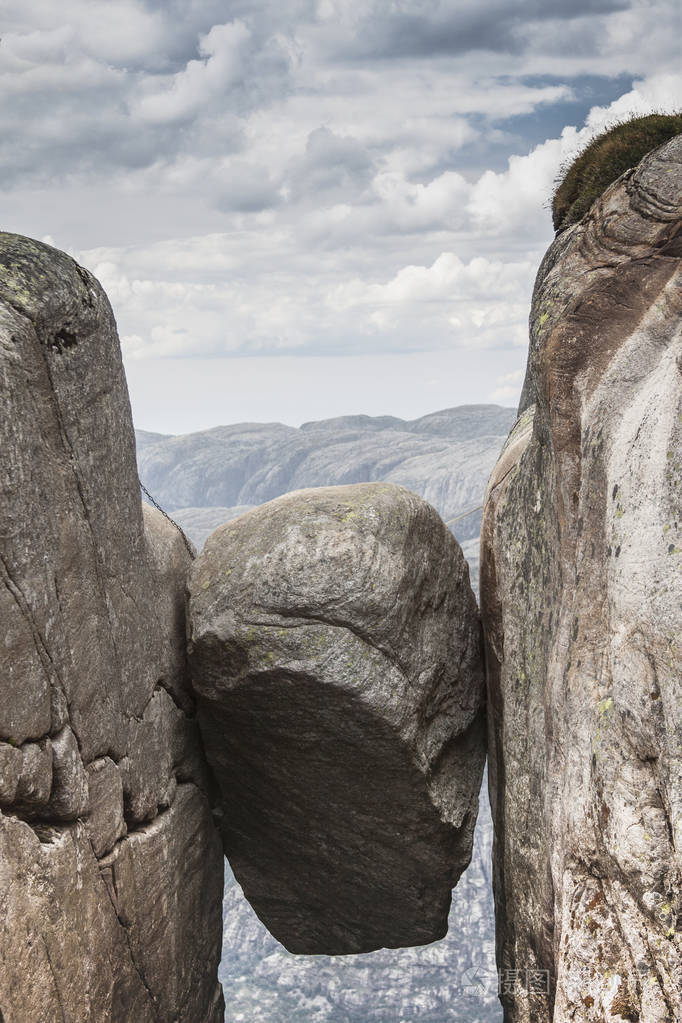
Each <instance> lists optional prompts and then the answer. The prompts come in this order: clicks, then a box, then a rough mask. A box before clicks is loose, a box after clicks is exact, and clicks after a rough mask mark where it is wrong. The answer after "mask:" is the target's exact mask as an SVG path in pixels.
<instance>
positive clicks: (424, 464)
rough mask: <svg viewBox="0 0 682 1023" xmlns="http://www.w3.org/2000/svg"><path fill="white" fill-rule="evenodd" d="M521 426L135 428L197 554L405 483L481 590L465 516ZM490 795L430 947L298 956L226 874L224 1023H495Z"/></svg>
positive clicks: (436, 416) (148, 482) (489, 412)
mask: <svg viewBox="0 0 682 1023" xmlns="http://www.w3.org/2000/svg"><path fill="white" fill-rule="evenodd" d="M515 419H516V412H515V410H514V409H510V408H502V407H500V406H499V405H463V406H459V407H457V408H451V409H444V410H443V411H441V412H434V413H432V414H431V415H428V416H422V418H420V419H415V420H411V421H405V420H402V419H396V418H394V417H392V416H376V417H370V416H342V417H340V418H336V419H325V420H321V421H320V422H314V423H305V424H304V425H303V426H301V427H300V428H298V429H296V428H294V427H290V426H284V425H282V424H281V423H267V424H263V423H239V424H237V425H234V426H218V427H215V428H214V429H212V430H204V431H202V432H200V433H192V434H185V435H183V436H166V435H163V434H158V433H148V432H145V431H143V430H139V431H137V450H138V466H139V472H140V479H141V481H142V482H143V483H144V485H145V486H146V487H147V489H148V490H149V491H150V493H151V494H152V495H153V496H154V498H155V499H156V501H158V502H159V504H161V505H162V507H163V508H165V510H166V511H167V512H168V513H169V514H170V515H171V516H172V517H173V518H174V519H175V520H176V521H177V522H178V523H179V524H180V525H181V526H182V528H183V529H184V530H185V532H186V533H187V535H188V536H189V537H190V539H192V540H193V541H194V543H195V544H196V545H197V546H198V547H199V548H201V547H202V546H203V544H204V541H205V540H206V538H207V536H208V535H209V533H211V532H212V531H213V530H214V529H215V528H216V527H217V526H218V525H220V524H221V523H222V522H226V521H227V520H228V519H230V518H235V517H236V516H237V515H241V514H242V513H243V512H245V511H248V510H249V508H251V507H253V506H254V505H256V504H260V503H262V502H264V501H269V500H271V499H272V498H274V497H278V496H279V495H280V494H284V493H287V492H289V491H291V490H298V489H300V488H302V487H315V486H329V485H333V484H337V483H364V482H369V481H380V480H382V481H390V482H393V483H399V484H402V485H403V486H405V487H408V488H409V489H410V490H413V491H414V492H415V493H417V494H419V495H420V496H421V497H424V498H425V499H426V500H427V501H429V502H430V503H431V504H433V505H434V507H435V508H436V509H437V511H438V512H439V513H440V515H441V517H442V518H443V519H444V520H445V521H446V522H448V523H449V524H450V528H451V529H452V531H453V533H454V534H455V535H456V536H457V538H458V539H459V540H460V542H461V544H462V548H463V551H464V554H465V557H466V558H467V560H468V562H469V568H470V572H471V580H472V585H473V587H474V589H475V590H477V589H478V534H479V531H480V522H481V514H480V511H477V510H474V511H473V513H472V514H466V513H467V512H470V511H471V510H472V509H478V508H480V505H481V504H482V501H483V494H484V491H485V487H486V484H487V481H488V477H489V475H490V472H491V471H492V468H493V466H494V464H495V462H496V460H497V457H498V455H499V452H500V449H501V447H502V445H503V443H504V441H505V440H506V437H507V434H508V433H509V430H510V429H511V427H512V425H513V423H514V421H515ZM460 516H464V517H462V518H461V517H460ZM453 520H456V521H453ZM486 788H487V786H485V785H484V788H483V790H482V791H481V800H480V813H479V820H478V825H477V828H476V837H475V844H474V850H473V858H472V862H471V866H470V867H469V868H468V870H467V871H466V872H465V874H464V876H463V877H462V878H461V880H460V882H459V884H458V886H457V888H456V889H455V892H454V893H453V904H452V910H451V913H450V931H449V933H448V935H447V936H446V938H444V939H443V941H441V942H437V943H436V944H435V945H429V946H426V947H424V948H421V949H403V950H384V951H381V952H374V953H372V954H371V955H365V956H347V957H342V958H339V959H332V958H329V957H323V956H316V957H313V958H308V957H297V956H292V955H290V954H289V953H288V952H286V951H285V950H284V949H283V948H282V947H281V946H280V945H279V944H278V943H277V942H276V941H275V939H274V938H272V937H271V936H270V935H269V934H268V933H267V931H266V930H265V928H264V927H263V925H262V924H261V923H260V921H259V920H258V918H257V917H256V915H255V913H254V912H253V910H252V909H251V907H250V906H249V904H248V903H247V902H246V901H245V899H244V897H243V895H242V893H241V889H240V888H239V886H238V885H237V883H236V882H235V881H234V879H233V878H232V876H231V874H230V872H229V870H228V874H227V878H226V885H225V900H224V907H223V918H224V949H223V961H222V963H221V967H220V977H221V980H222V981H223V983H224V985H225V990H226V991H227V992H229V1001H228V1005H227V1010H226V1015H225V1019H226V1021H235V1023H236V1021H237V1020H244V1021H248V1023H281V1021H283V1020H285V1019H286V1020H287V1021H289V1020H291V1021H292V1023H293V1021H296V1020H301V1021H305V1023H367V1021H369V1020H373V1021H374V1020H376V1021H380V1020H386V1021H391V1023H395V1021H396V1020H404V1021H405V1023H417V1020H419V1021H420V1023H446V1021H447V1023H496V1021H499V1020H500V1019H501V1016H502V1013H501V1009H500V1005H499V1002H498V1000H497V991H496V974H495V962H494V919H493V906H492V889H491V880H490V871H491V867H490V857H491V851H490V850H491V842H492V821H491V818H490V808H489V806H488V796H487V791H486Z"/></svg>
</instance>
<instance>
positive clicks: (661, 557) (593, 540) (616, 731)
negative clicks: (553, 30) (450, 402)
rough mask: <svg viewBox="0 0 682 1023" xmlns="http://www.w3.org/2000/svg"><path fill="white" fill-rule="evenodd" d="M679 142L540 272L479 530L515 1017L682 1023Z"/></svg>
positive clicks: (506, 947)
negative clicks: (515, 400) (505, 437)
mask: <svg viewBox="0 0 682 1023" xmlns="http://www.w3.org/2000/svg"><path fill="white" fill-rule="evenodd" d="M681 229H682V137H678V138H676V139H674V140H672V141H671V142H669V143H667V144H666V145H665V146H663V147H661V148H660V149H657V150H655V151H654V152H652V153H651V154H649V155H648V156H647V157H645V159H644V160H643V161H642V162H641V163H640V164H639V166H638V167H637V168H636V169H635V170H633V171H629V172H628V173H627V174H625V175H624V176H623V177H622V178H621V179H619V181H618V182H616V183H615V184H614V185H613V186H612V187H611V188H609V189H608V191H606V192H605V194H604V195H603V196H602V198H601V199H600V200H598V201H597V203H596V204H595V205H594V206H593V207H592V210H591V211H590V213H589V214H588V215H587V216H586V217H585V218H584V219H583V220H582V221H581V222H580V223H579V224H577V225H575V226H574V227H571V228H569V229H568V230H566V231H564V232H563V233H561V234H560V235H558V237H557V238H556V240H555V242H554V244H553V245H552V246H551V248H550V249H549V251H548V253H547V255H546V257H545V259H544V261H543V264H542V266H541V268H540V271H539V274H538V279H537V283H536V287H535V293H534V296H533V307H532V312H531V345H530V354H529V364H528V373H527V376H526V383H525V386H524V393H523V398H522V410H521V411H522V415H521V417H520V419H519V421H518V423H517V425H516V427H515V428H514V430H513V431H512V434H511V435H510V438H509V441H508V442H507V445H506V447H505V449H504V451H503V453H502V455H501V457H500V461H499V463H498V466H497V468H496V470H495V472H494V473H493V476H492V478H491V480H490V483H489V486H488V491H487V495H486V502H485V509H484V516H483V531H482V535H481V610H482V615H483V624H484V632H485V636H486V645H487V666H488V690H489V702H488V720H489V727H490V775H489V777H490V788H491V799H492V806H493V819H494V824H495V848H494V884H495V902H496V916H497V943H498V965H499V968H500V970H501V971H502V991H503V1002H504V1005H505V1020H506V1021H508V1023H549V1021H550V1020H551V1021H553V1023H564V1021H569V1020H570V1021H572V1023H578V1021H582V1023H588V1021H589V1023H597V1021H603V1020H611V1019H613V1020H614V1021H615V1020H630V1021H639V1023H664V1021H672V1020H678V1019H682V683H681V680H682V644H681V642H680V637H681V636H682V470H681V466H682V244H681V239H682V234H681V233H680V232H681Z"/></svg>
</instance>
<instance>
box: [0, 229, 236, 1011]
mask: <svg viewBox="0 0 682 1023" xmlns="http://www.w3.org/2000/svg"><path fill="white" fill-rule="evenodd" d="M0 402H1V403H2V415H1V416H0V470H1V477H2V487H0V621H1V622H2V630H3V642H2V644H0V772H1V776H0V806H1V807H2V812H0V906H2V912H1V913H0V1019H2V1018H4V1019H6V1020H7V1021H10V1020H12V1021H15V1020H16V1021H19V1020H26V1021H29V1020H30V1021H31V1023H53V1021H54V1020H56V1019H69V1020H74V1021H85V1020H111V1021H119V1020H120V1021H123V1020H135V1021H140V1023H142V1021H146V1020H150V1021H154V1020H156V1021H158V1020H160V1019H163V1020H171V1019H178V1020H180V1019H182V1020H192V1021H197V1023H217V1021H218V1020H219V1019H222V1012H221V1006H220V1003H221V1001H222V994H221V989H220V985H219V983H218V980H217V966H218V961H219V958H220V945H221V913H220V900H221V895H222V867H223V859H222V853H221V847H220V840H219V837H218V834H217V831H216V830H215V827H214V825H213V822H212V816H211V811H210V806H209V804H208V802H207V799H206V796H205V794H204V793H202V791H200V788H199V786H201V785H203V780H202V767H203V777H205V774H206V770H207V769H206V767H205V765H202V759H203V756H202V752H201V746H200V743H199V742H198V740H197V733H196V722H195V721H194V719H193V716H192V715H193V712H194V701H193V698H192V695H191V691H190V687H189V683H188V676H187V666H186V653H185V580H186V576H187V573H188V569H189V564H190V560H191V559H190V554H189V552H188V550H187V549H186V548H185V545H184V543H183V541H182V538H181V536H180V535H179V533H178V531H177V529H176V528H175V527H174V526H173V525H172V524H171V523H169V522H168V521H167V520H166V519H164V517H163V516H162V515H161V514H160V512H158V511H155V510H152V509H150V510H149V511H145V512H143V509H142V504H141V500H140V486H139V481H138V478H137V469H136V463H135V442H134V434H133V426H132V421H131V416H130V405H129V401H128V395H127V391H126V385H125V376H124V373H123V366H122V362H121V353H120V348H119V344H118V337H117V333H116V325H115V323H114V318H113V315H112V312H111V308H110V306H109V303H108V301H107V298H106V295H105V294H104V292H103V291H102V289H101V287H100V286H99V284H98V283H97V281H96V280H95V279H94V278H93V277H92V276H91V275H90V274H89V273H88V272H87V270H85V269H83V268H82V267H80V266H78V264H77V263H76V262H74V260H73V259H71V258H70V257H69V256H67V255H65V254H64V253H62V252H58V251H57V250H56V249H53V248H51V247H50V246H48V245H43V244H41V243H40V242H35V241H32V240H31V239H28V238H21V237H19V236H17V235H10V234H3V233H0ZM178 781H181V782H183V783H184V782H188V783H189V782H196V784H182V785H180V786H178ZM179 790H181V791H179ZM176 801H179V802H180V807H178V808H177V810H176V808H175V802H176ZM147 821H150V822H151V823H142V822H147ZM188 849H190V850H192V852H191V855H190V853H189V852H188ZM104 857H108V858H109V863H108V865H107V866H106V868H105V866H104ZM128 862H131V863H132V862H134V869H126V870H123V868H122V867H121V869H120V870H118V872H117V871H116V869H115V866H114V865H115V864H119V865H122V864H126V863H128ZM190 869H191V872H192V876H189V874H188V871H189V870H190ZM112 871H114V876H115V892H114V894H115V898H116V900H117V908H116V909H115V908H114V905H113V904H112V902H113V898H112V892H111V891H110V887H109V886H108V879H110V877H111V875H112ZM139 878H144V884H140V882H139V880H138V879H139ZM157 918H158V921H159V922H158V926H157V923H156V921H157ZM197 921H200V924H199V923H198V922H197ZM150 922H152V923H153V926H152V925H151V923H150ZM161 939H163V940H161Z"/></svg>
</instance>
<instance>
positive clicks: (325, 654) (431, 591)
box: [190, 484, 485, 954]
mask: <svg viewBox="0 0 682 1023" xmlns="http://www.w3.org/2000/svg"><path fill="white" fill-rule="evenodd" d="M190 620H191V642H190V665H191V672H192V680H193V685H194V690H195V692H196V694H197V697H198V701H199V714H198V716H199V724H200V728H201V732H202V735H203V739H204V745H205V748H206V753H207V757H208V760H209V762H210V764H211V766H212V768H213V771H214V773H215V776H216V778H217V782H218V785H219V787H220V794H221V800H220V801H221V809H222V818H221V821H222V825H221V830H222V837H223V844H224V848H225V852H226V855H227V856H228V857H229V859H230V863H231V865H232V867H233V870H234V872H235V876H236V877H237V879H238V880H239V882H240V884H241V885H242V887H243V889H244V892H245V895H246V897H247V898H248V899H249V901H250V902H251V904H252V906H253V907H254V909H255V910H256V912H257V914H258V915H259V916H260V918H261V919H262V920H263V922H264V923H265V924H266V926H267V927H268V928H269V929H270V931H271V932H272V933H273V934H274V936H275V937H276V938H278V940H279V941H281V942H282V943H283V944H284V945H285V946H286V947H287V948H288V949H290V950H291V951H293V952H301V953H326V954H343V953H352V952H366V951H369V950H371V949H376V948H379V947H382V946H390V947H398V946H404V945H419V944H424V943H426V942H429V941H433V940H435V939H437V938H440V937H442V936H443V934H444V933H445V931H446V929H447V914H448V909H449V905H450V893H451V889H452V887H453V885H454V884H455V883H456V881H457V879H458V878H459V876H460V874H461V872H462V871H463V870H464V868H465V867H466V866H467V864H468V863H469V860H470V858H471V847H472V836H473V829H474V823H475V820H476V813H477V804H478V792H479V788H480V782H481V775H482V771H483V765H484V759H485V738H484V699H483V672H482V662H481V641H480V625H479V618H478V611H477V607H476V602H475V599H474V596H473V594H472V592H471V588H470V585H469V573H468V568H467V565H466V562H465V561H464V558H463V556H462V552H461V550H460V548H459V545H458V544H457V542H456V541H455V540H454V538H453V537H452V535H451V534H450V532H449V531H448V529H447V527H446V526H445V524H444V523H443V522H442V521H441V519H440V518H439V516H438V515H437V513H436V512H435V511H434V509H433V508H432V507H431V506H430V505H428V504H426V503H425V502H424V501H423V500H421V498H418V497H417V496H416V495H414V494H412V493H410V492H409V491H407V490H405V489H403V488H402V487H398V486H395V485H392V484H359V485H356V486H341V487H323V488H319V489H311V490H302V491H298V492H295V493H293V494H288V495H286V496H284V497H280V498H278V499H276V500H274V501H271V502H269V503H268V504H266V505H263V506H261V507H259V508H256V509H254V510H252V511H250V512H248V513H246V514H245V515H242V516H241V517H239V518H237V519H234V520H232V521H231V522H228V523H226V524H225V525H223V526H222V527H220V528H219V529H218V530H216V531H215V532H214V533H213V534H212V536H211V537H210V538H209V539H208V541H207V544H206V547H205V549H204V553H203V554H202V555H201V556H200V557H199V558H198V559H197V561H196V562H195V563H194V566H193V570H192V574H191V578H190Z"/></svg>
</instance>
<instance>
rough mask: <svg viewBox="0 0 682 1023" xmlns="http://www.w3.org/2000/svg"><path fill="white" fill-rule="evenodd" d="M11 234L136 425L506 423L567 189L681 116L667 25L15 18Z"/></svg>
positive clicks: (668, 15)
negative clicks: (108, 313) (102, 324)
mask: <svg viewBox="0 0 682 1023" xmlns="http://www.w3.org/2000/svg"><path fill="white" fill-rule="evenodd" d="M0 35H1V37H2V38H1V41H0V95H1V100H2V101H1V102H0V130H1V131H2V136H3V139H4V145H3V146H2V147H1V148H0V181H1V182H2V191H1V193H0V226H1V227H2V229H3V230H7V231H16V232H18V233H21V234H26V235H29V236H31V237H34V238H39V239H42V240H44V241H47V242H49V243H50V244H52V245H55V246H57V247H58V248H60V249H64V250H65V251H67V252H69V253H71V254H72V255H73V256H74V257H75V258H76V259H77V260H78V261H79V262H80V263H82V264H83V265H84V266H86V267H88V269H90V270H91V271H92V272H93V273H94V274H95V275H96V276H97V277H98V279H99V280H100V281H101V283H102V284H103V286H104V288H105V290H106V291H107V294H108V295H109V298H110V301H111V303H112V306H113V309H114V313H115V315H116V319H117V323H118V327H119V333H120V336H121V344H122V349H123V356H124V364H125V368H126V375H127V378H128V384H129V389H130V393H131V400H132V406H133V415H134V420H135V424H136V426H138V427H140V428H142V429H147V430H158V431H160V432H164V433H181V432H188V431H192V430H198V429H205V428H208V427H211V426H215V425H218V424H222V423H232V422H243V421H255V422H264V421H268V422H270V421H281V422H285V423H289V424H290V425H293V426H296V425H299V424H300V423H302V422H305V421H309V420H312V419H320V418H325V417H328V416H336V415H343V414H355V413H366V414H370V415H382V414H391V415H396V416H402V417H404V418H415V417H417V416H420V415H423V414H426V413H428V412H431V411H435V410H436V409H440V408H446V407H450V406H453V405H458V404H463V403H470V402H497V403H500V404H505V405H514V404H516V402H517V400H518V396H519V393H520V388H521V383H522V377H523V369H524V365H525V358H526V347H527V321H528V313H529V308H530V298H531V293H532V286H533V280H534V277H535V274H536V272H537V268H538V265H539V262H540V259H541V258H542V255H543V253H544V251H545V250H546V248H547V246H548V245H549V244H550V243H551V240H552V238H553V231H552V224H551V215H550V209H549V207H550V202H551V196H552V190H553V187H554V183H555V181H556V179H557V176H558V174H559V173H560V170H561V168H562V167H564V166H565V165H566V163H567V161H570V159H571V158H572V156H573V155H574V154H575V153H576V152H578V151H579V149H580V148H581V146H583V145H584V144H585V143H586V142H587V141H588V140H589V139H590V138H591V137H592V136H593V135H594V134H595V133H598V132H599V131H602V130H603V129H604V128H605V127H606V126H608V125H609V124H611V123H613V121H614V120H617V119H618V118H622V117H624V116H628V115H630V114H633V113H649V112H650V111H652V110H675V109H679V108H680V107H682V71H681V70H680V57H679V52H680V51H679V40H680V37H681V36H682V7H681V6H680V4H679V0H634V2H633V0H630V2H628V0H362V2H360V0H286V2H285V3H282V2H281V0H279V2H278V0H261V2H259V3H256V2H249V0H234V2H230V0H220V2H218V0H62V2H61V3H60V4H58V5H57V4H55V3H54V2H53V0H31V3H29V4H27V3H26V0H3V5H2V14H1V15H0Z"/></svg>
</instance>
